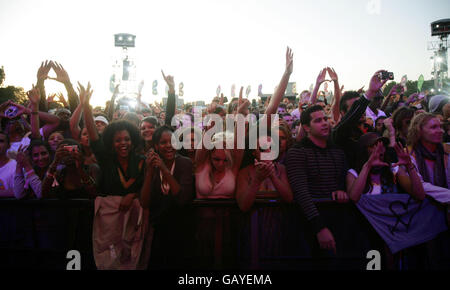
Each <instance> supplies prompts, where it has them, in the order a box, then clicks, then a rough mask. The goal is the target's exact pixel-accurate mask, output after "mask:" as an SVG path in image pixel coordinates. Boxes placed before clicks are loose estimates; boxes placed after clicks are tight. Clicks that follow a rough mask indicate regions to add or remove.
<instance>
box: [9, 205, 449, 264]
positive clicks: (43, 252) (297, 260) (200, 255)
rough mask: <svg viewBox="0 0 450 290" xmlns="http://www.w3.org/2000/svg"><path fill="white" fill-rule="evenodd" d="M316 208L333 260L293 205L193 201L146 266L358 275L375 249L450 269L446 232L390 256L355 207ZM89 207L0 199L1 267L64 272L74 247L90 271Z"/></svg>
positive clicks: (386, 260)
mask: <svg viewBox="0 0 450 290" xmlns="http://www.w3.org/2000/svg"><path fill="white" fill-rule="evenodd" d="M317 207H318V209H319V211H320V213H321V215H322V216H323V217H324V219H325V220H326V221H327V226H328V227H329V228H330V230H331V231H332V233H333V235H334V237H335V240H336V247H337V253H336V254H335V255H334V254H332V253H330V252H326V251H323V250H319V249H318V248H317V241H316V240H315V238H314V235H313V234H312V232H311V229H310V228H309V225H308V223H307V222H306V220H305V218H304V216H303V214H302V212H301V209H300V208H299V207H298V206H297V205H295V204H286V203H282V202H280V201H278V200H271V199H257V200H256V202H255V204H254V205H253V207H252V209H251V210H250V211H249V212H245V213H244V212H241V211H240V210H239V208H238V206H237V203H236V202H235V201H234V200H194V201H193V202H192V204H191V205H189V206H187V207H185V208H183V210H181V211H180V212H178V213H177V214H176V217H174V218H175V220H176V221H179V223H178V222H177V223H176V226H175V227H174V228H172V229H162V231H163V232H164V231H165V230H167V231H166V232H169V231H171V232H172V233H175V234H174V235H172V239H173V240H172V242H167V243H166V241H164V240H161V239H160V240H158V241H156V240H154V243H157V244H159V248H158V251H157V252H155V253H153V252H152V258H151V259H150V267H149V268H150V269H171V268H178V269H180V268H182V269H192V270H196V269H198V270H200V269H201V270H205V269H206V270H207V269H211V270H212V269H215V270H259V269H261V270H361V271H362V270H366V265H367V263H368V262H369V260H368V258H367V253H368V251H370V250H377V251H379V252H380V253H381V256H382V266H381V269H388V270H410V269H414V270H417V269H419V270H420V269H425V270H448V269H450V231H447V232H444V233H442V234H441V235H440V236H438V237H437V238H436V239H434V240H433V241H430V242H428V243H426V244H423V245H420V246H417V247H414V248H411V249H407V250H404V251H402V252H401V253H400V254H397V255H395V256H392V255H390V254H389V251H387V250H386V249H387V248H386V246H385V245H384V242H383V241H382V240H381V239H380V237H379V236H378V235H377V234H376V232H375V231H374V230H373V229H372V227H371V226H370V224H369V223H368V222H367V220H366V219H365V218H364V217H363V216H362V215H361V214H360V213H359V211H358V210H357V209H356V207H355V206H354V205H353V204H352V203H345V204H338V203H335V202H331V201H318V202H317ZM93 209H94V200H89V199H71V200H59V199H44V200H16V199H9V198H2V199H0V268H4V269H5V268H6V269H22V268H27V269H30V268H33V269H54V270H64V269H66V265H67V263H68V259H67V258H66V254H67V252H68V251H70V250H77V251H79V252H80V254H81V268H82V270H95V269H96V267H95V262H94V258H93V253H92V220H93ZM157 235H158V233H157V231H155V239H157V237H156V236H157ZM161 236H162V234H161ZM178 245H181V246H180V247H178ZM174 247H177V248H179V249H178V250H174ZM167 253H169V258H170V255H176V256H177V257H176V258H177V259H176V260H178V262H177V263H175V264H173V263H172V261H173V259H172V260H171V259H167V258H168V256H167V255H165V254H167ZM171 258H173V256H172V257H171Z"/></svg>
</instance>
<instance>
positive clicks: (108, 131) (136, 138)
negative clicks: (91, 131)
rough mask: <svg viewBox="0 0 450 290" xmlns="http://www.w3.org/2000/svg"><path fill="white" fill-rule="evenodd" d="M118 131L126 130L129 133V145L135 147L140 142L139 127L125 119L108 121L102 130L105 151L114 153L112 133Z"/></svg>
mask: <svg viewBox="0 0 450 290" xmlns="http://www.w3.org/2000/svg"><path fill="white" fill-rule="evenodd" d="M120 131H127V132H128V134H130V138H131V145H132V146H133V147H134V149H136V148H137V147H138V146H139V145H140V144H141V135H140V133H139V129H138V128H137V127H136V125H134V124H133V123H131V122H129V121H126V120H118V121H113V122H111V123H109V125H108V126H106V128H105V130H104V131H103V135H102V138H103V144H104V145H105V150H106V153H108V154H111V155H114V150H113V139H114V135H115V134H116V133H117V132H120Z"/></svg>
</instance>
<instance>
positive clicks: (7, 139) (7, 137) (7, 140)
mask: <svg viewBox="0 0 450 290" xmlns="http://www.w3.org/2000/svg"><path fill="white" fill-rule="evenodd" d="M0 134H2V135H5V136H6V143H7V144H8V145H9V144H10V140H9V135H8V134H7V133H6V132H4V131H0Z"/></svg>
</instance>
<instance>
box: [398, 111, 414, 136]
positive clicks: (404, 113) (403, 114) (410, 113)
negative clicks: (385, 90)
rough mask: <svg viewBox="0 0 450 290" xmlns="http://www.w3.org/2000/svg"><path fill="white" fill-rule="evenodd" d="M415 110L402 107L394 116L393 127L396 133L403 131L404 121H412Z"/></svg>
mask: <svg viewBox="0 0 450 290" xmlns="http://www.w3.org/2000/svg"><path fill="white" fill-rule="evenodd" d="M414 113H415V110H414V109H412V108H410V107H400V108H398V109H397V110H395V112H394V113H393V114H392V125H393V126H394V129H395V131H396V132H398V131H399V130H401V129H402V121H403V120H404V119H408V118H409V119H412V118H413V117H414Z"/></svg>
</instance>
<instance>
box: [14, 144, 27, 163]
mask: <svg viewBox="0 0 450 290" xmlns="http://www.w3.org/2000/svg"><path fill="white" fill-rule="evenodd" d="M27 147H28V146H23V145H20V146H19V149H18V150H17V155H16V162H17V164H19V166H20V167H21V168H31V163H30V158H29V157H28V154H27V153H26V152H25V151H26V150H27Z"/></svg>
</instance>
